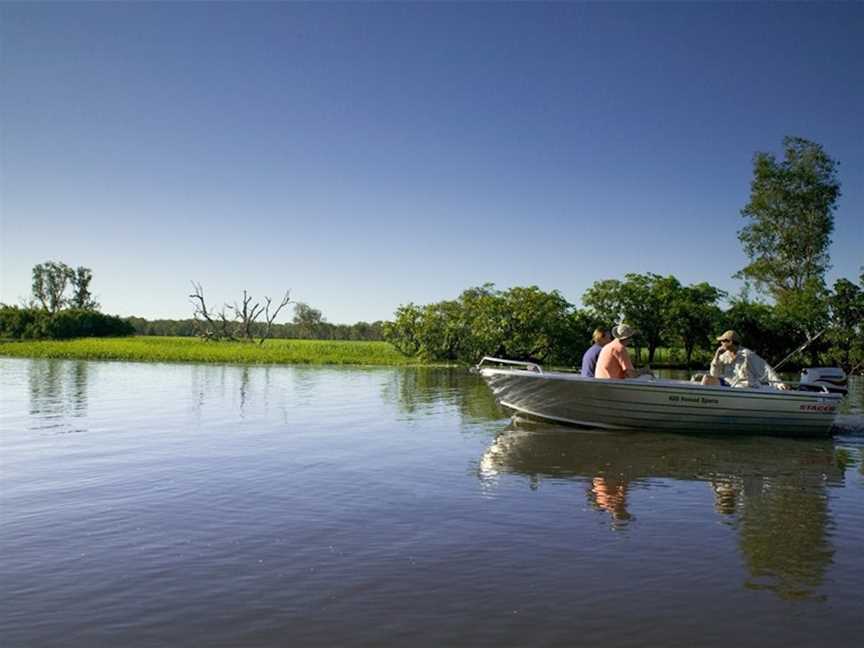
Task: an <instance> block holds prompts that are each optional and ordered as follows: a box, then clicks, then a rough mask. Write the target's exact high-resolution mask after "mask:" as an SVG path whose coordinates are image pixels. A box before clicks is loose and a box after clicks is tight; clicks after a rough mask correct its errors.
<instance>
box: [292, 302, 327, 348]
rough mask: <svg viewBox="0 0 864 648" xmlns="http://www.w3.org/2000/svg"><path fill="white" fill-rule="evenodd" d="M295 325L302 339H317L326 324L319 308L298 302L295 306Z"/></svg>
mask: <svg viewBox="0 0 864 648" xmlns="http://www.w3.org/2000/svg"><path fill="white" fill-rule="evenodd" d="M293 322H294V324H295V325H296V327H297V332H298V334H299V336H300V337H301V338H313V339H314V338H317V337H318V334H319V329H320V328H321V325H322V324H323V323H324V322H325V319H324V316H323V315H322V314H321V311H320V310H318V309H317V308H312V307H311V306H310V305H309V304H304V303H303V302H297V303H296V304H295V305H294V319H293Z"/></svg>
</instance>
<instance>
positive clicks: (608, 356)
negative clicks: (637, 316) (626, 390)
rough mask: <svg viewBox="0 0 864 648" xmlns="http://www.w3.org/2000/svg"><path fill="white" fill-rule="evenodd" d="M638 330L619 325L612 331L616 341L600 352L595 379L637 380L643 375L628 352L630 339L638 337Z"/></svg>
mask: <svg viewBox="0 0 864 648" xmlns="http://www.w3.org/2000/svg"><path fill="white" fill-rule="evenodd" d="M636 333H637V331H636V329H634V328H632V327H630V326H628V325H627V324H619V325H618V326H616V327H615V328H613V329H612V335H614V336H615V339H614V340H612V341H611V342H610V343H609V344H607V345H606V346H604V347H603V348H602V349H601V350H600V355H599V356H597V368H596V369H595V370H594V377H595V378H613V379H619V380H620V379H622V378H635V377H636V376H640V375H642V373H644V372H642V371H639V370H638V369H635V368H634V367H633V363H632V362H631V361H630V354H629V353H628V352H627V345H628V344H629V343H630V338H632V337H633V336H634V335H636Z"/></svg>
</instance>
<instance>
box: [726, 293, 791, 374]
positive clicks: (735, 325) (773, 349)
mask: <svg viewBox="0 0 864 648" xmlns="http://www.w3.org/2000/svg"><path fill="white" fill-rule="evenodd" d="M719 328H721V329H724V330H725V329H732V330H734V331H736V332H737V333H738V335H740V336H741V343H742V345H743V346H745V347H748V348H751V349H753V350H754V351H756V353H758V354H759V355H760V356H762V357H763V358H765V359H766V360H767V361H768V362H769V363H770V364H775V363H777V362H779V361H780V360H781V359H783V358H784V357H785V356H786V355H787V354H788V353H789V352H791V351H792V350H793V349H794V348H795V347H797V346H800V345H801V344H802V343H803V342H804V340H801V339H800V338H799V337H796V331H795V324H794V322H790V321H789V320H788V319H786V318H784V317H781V316H780V314H779V313H778V312H777V310H776V309H775V308H773V307H772V306H769V305H768V304H763V303H760V302H753V301H750V300H749V299H738V300H734V301H733V302H732V305H731V306H730V307H729V309H727V310H726V312H725V313H724V314H723V325H722V326H721V327H719Z"/></svg>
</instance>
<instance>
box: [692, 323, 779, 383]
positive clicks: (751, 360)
mask: <svg viewBox="0 0 864 648" xmlns="http://www.w3.org/2000/svg"><path fill="white" fill-rule="evenodd" d="M717 341H718V342H720V348H719V349H717V351H715V352H714V358H713V359H712V360H711V371H710V375H708V376H705V377H704V378H703V379H702V384H703V385H724V386H727V387H754V388H758V387H761V386H762V383H763V382H768V383H770V384H773V385H776V386H777V388H778V389H789V386H788V385H785V384H783V383H782V382H781V381H780V376H778V375H777V373H776V372H775V371H774V369H772V368H771V365H769V364H768V363H767V362H765V361H764V360H763V359H762V358H760V357H759V356H758V355H756V354H755V353H754V352H753V351H751V350H750V349H745V348H744V347H742V346H740V338H739V337H738V334H737V333H736V332H735V331H725V332H724V333H723V335H721V336H720V337H718V338H717Z"/></svg>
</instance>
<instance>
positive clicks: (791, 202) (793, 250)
mask: <svg viewBox="0 0 864 648" xmlns="http://www.w3.org/2000/svg"><path fill="white" fill-rule="evenodd" d="M783 149H784V157H783V160H782V161H778V160H777V159H776V158H775V157H774V156H773V155H772V154H770V153H763V152H758V153H756V155H755V156H754V158H753V181H752V183H751V186H750V202H748V203H747V205H745V207H744V209H742V210H741V215H742V216H743V217H744V218H747V219H749V221H750V222H749V223H748V224H747V225H745V226H744V228H742V229H741V231H740V232H738V238H739V240H740V241H741V243H742V244H743V245H744V252H745V253H746V254H747V257H748V258H749V259H750V263H749V264H748V265H747V266H746V267H745V268H743V269H742V270H741V271H740V272H739V273H738V274H737V275H736V276H738V277H741V278H744V279H746V280H750V281H753V282H754V283H755V285H756V287H757V288H759V289H760V290H763V291H765V292H767V293H768V294H769V295H771V296H772V297H774V298H775V299H776V300H778V301H780V300H782V299H783V298H784V296H785V295H786V294H787V293H789V292H800V291H802V290H804V288H805V286H806V285H807V283H808V281H812V280H814V279H815V280H818V281H820V282H821V281H823V277H824V275H825V271H826V270H827V269H828V268H829V267H830V258H829V254H828V247H829V245H830V244H831V233H832V232H833V230H834V214H833V212H834V208H835V205H836V203H837V199H838V198H839V197H840V182H839V180H838V179H837V162H836V161H835V160H833V159H831V158H830V157H829V156H828V155H827V154H826V153H825V151H824V150H823V149H822V147H821V146H820V145H819V144H816V143H815V142H811V141H809V140H806V139H802V138H800V137H786V138H784V139H783Z"/></svg>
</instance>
